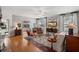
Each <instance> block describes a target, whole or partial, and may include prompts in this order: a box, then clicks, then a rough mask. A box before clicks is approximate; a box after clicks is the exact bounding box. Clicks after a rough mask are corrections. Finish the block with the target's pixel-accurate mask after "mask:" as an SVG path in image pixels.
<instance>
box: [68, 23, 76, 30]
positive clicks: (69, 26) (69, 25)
mask: <svg viewBox="0 0 79 59" xmlns="http://www.w3.org/2000/svg"><path fill="white" fill-rule="evenodd" d="M67 27H68V28H71V29H73V28H77V26H76V25H75V24H74V23H73V22H71V23H69V24H68V25H67Z"/></svg>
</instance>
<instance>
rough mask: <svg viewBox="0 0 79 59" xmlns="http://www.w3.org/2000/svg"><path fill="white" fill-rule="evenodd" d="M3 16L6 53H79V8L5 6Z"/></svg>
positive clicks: (2, 46) (0, 47) (1, 9)
mask: <svg viewBox="0 0 79 59" xmlns="http://www.w3.org/2000/svg"><path fill="white" fill-rule="evenodd" d="M0 15H1V16H0V26H1V28H0V30H1V31H0V37H1V39H2V40H1V39H0V42H1V44H0V50H1V51H3V52H4V51H5V52H6V51H7V52H79V48H78V47H79V46H78V42H79V41H78V38H79V35H78V34H79V7H76V6H51V7H49V6H1V7H0ZM71 39H72V40H71ZM74 39H76V41H74Z"/></svg>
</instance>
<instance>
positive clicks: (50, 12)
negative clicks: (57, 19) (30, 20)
mask: <svg viewBox="0 0 79 59" xmlns="http://www.w3.org/2000/svg"><path fill="white" fill-rule="evenodd" d="M2 10H3V12H6V13H7V14H10V13H11V14H13V15H20V16H26V17H40V16H43V15H44V16H54V15H57V14H62V13H68V12H73V11H77V10H79V6H2Z"/></svg>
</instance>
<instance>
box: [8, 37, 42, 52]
mask: <svg viewBox="0 0 79 59" xmlns="http://www.w3.org/2000/svg"><path fill="white" fill-rule="evenodd" d="M7 51H9V52H42V50H40V49H39V48H37V47H36V46H35V45H34V44H33V43H32V42H31V41H30V42H28V41H27V40H25V39H22V36H15V37H11V38H10V39H9V40H8V46H7Z"/></svg>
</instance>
